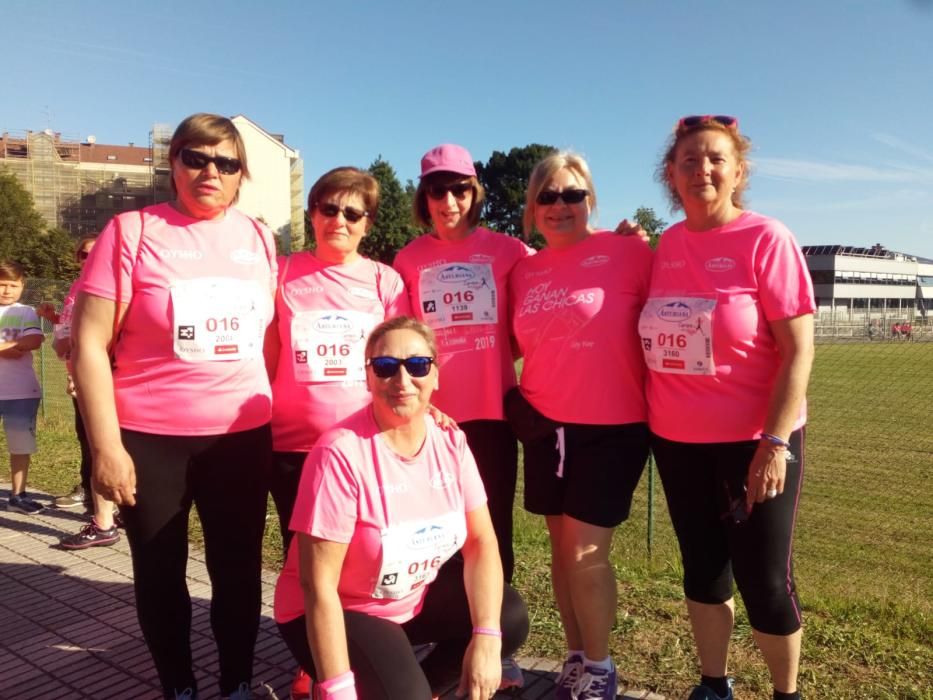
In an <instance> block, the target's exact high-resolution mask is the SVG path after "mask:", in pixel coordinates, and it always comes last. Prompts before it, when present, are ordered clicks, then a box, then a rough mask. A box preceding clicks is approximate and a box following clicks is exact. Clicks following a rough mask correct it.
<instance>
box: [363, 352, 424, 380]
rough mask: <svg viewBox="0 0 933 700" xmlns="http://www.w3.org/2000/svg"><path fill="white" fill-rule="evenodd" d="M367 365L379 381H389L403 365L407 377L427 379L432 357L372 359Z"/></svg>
mask: <svg viewBox="0 0 933 700" xmlns="http://www.w3.org/2000/svg"><path fill="white" fill-rule="evenodd" d="M366 364H367V365H369V366H370V367H372V368H373V374H375V375H376V376H377V377H379V378H380V379H389V378H391V377H394V376H395V375H396V374H398V368H399V367H401V366H402V365H405V371H406V372H408V376H409V377H415V378H418V377H427V376H428V372H430V371H431V365H433V364H434V358H433V357H422V356H419V355H416V356H415V357H406V358H405V359H404V360H403V359H401V358H398V357H373V358H370V359H369V360H368V361H367V362H366Z"/></svg>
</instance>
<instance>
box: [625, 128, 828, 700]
mask: <svg viewBox="0 0 933 700" xmlns="http://www.w3.org/2000/svg"><path fill="white" fill-rule="evenodd" d="M750 148H751V144H750V142H749V141H748V139H747V138H746V137H745V136H743V135H742V134H741V133H739V125H738V121H737V120H736V119H735V118H734V117H729V116H721V115H720V116H692V117H684V118H683V119H681V120H680V121H679V122H678V124H677V125H676V127H675V128H674V133H673V135H672V136H671V139H670V141H669V142H668V147H667V150H666V152H665V154H664V158H663V160H662V162H661V164H660V166H659V168H658V176H659V179H660V180H661V181H662V183H663V184H664V185H665V187H666V189H667V194H668V195H669V197H670V200H671V203H672V205H673V207H674V208H675V209H683V211H684V213H685V214H686V219H685V220H684V221H682V222H680V223H678V224H675V225H673V226H672V227H671V228H669V229H668V230H667V231H665V232H664V235H663V236H661V242H660V245H659V246H658V250H657V257H656V260H655V264H654V272H653V274H652V277H651V293H650V298H649V299H648V303H647V304H646V305H645V308H644V310H643V311H642V314H641V319H640V322H639V333H640V334H641V342H642V347H643V349H644V355H645V359H646V362H647V364H648V368H649V370H650V371H649V373H648V382H647V396H648V405H649V411H650V413H649V422H650V425H651V431H652V433H653V439H652V450H653V451H654V455H655V458H656V459H657V463H658V472H659V473H660V475H661V480H662V482H663V484H664V493H665V495H666V497H667V503H668V510H669V511H670V514H671V520H672V521H673V524H674V529H675V531H676V533H677V538H678V540H679V543H680V551H681V556H682V558H683V566H684V593H685V594H686V598H687V611H688V612H689V614H690V621H691V624H692V628H693V635H694V639H695V641H696V646H697V652H698V654H699V656H700V665H701V674H702V677H701V680H700V683H699V684H698V685H697V686H696V687H695V688H694V689H693V691H692V693H691V694H690V698H691V700H722V699H726V698H729V699H731V698H732V689H731V682H730V679H728V678H727V675H726V673H727V666H726V662H727V658H728V651H729V638H730V636H731V633H732V624H733V600H732V596H733V574H734V575H735V582H736V584H738V588H739V592H740V593H741V594H742V599H743V601H744V603H745V608H746V610H747V611H748V617H749V621H750V623H751V626H752V631H753V634H754V637H755V641H756V642H757V644H758V647H759V648H760V649H761V651H762V654H763V655H764V658H765V662H766V663H767V664H768V669H769V670H770V672H771V680H772V683H773V685H774V698H775V699H776V700H793V699H795V698H799V697H800V696H799V694H798V693H797V666H798V660H799V657H800V638H801V631H800V603H799V601H798V600H797V593H796V587H795V584H794V577H793V569H792V559H791V550H792V539H793V532H794V522H795V519H796V513H797V504H798V499H799V496H800V485H801V480H802V476H803V463H804V434H803V431H804V423H805V422H806V405H805V401H804V396H805V394H806V388H807V382H808V379H809V376H810V367H811V364H812V360H813V311H814V309H815V305H814V299H813V286H812V284H811V281H810V275H809V274H808V272H807V265H806V262H805V261H804V258H803V255H802V254H801V252H800V249H799V247H798V246H797V243H796V241H795V240H794V237H793V235H792V234H791V232H790V231H788V230H787V228H786V227H785V226H784V225H783V224H781V223H780V222H779V221H775V220H774V219H769V218H767V217H765V216H761V215H760V214H755V213H753V212H750V211H748V210H746V209H745V208H744V203H743V201H742V194H743V191H744V189H745V186H746V184H747V175H748V161H747V154H748V152H749V150H750Z"/></svg>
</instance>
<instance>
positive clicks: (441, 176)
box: [412, 170, 486, 229]
mask: <svg viewBox="0 0 933 700" xmlns="http://www.w3.org/2000/svg"><path fill="white" fill-rule="evenodd" d="M464 181H466V182H469V183H470V187H472V188H473V203H472V204H471V205H470V211H468V212H467V221H469V222H470V226H478V225H479V216H480V214H481V213H482V211H483V202H485V201H486V190H485V189H484V188H483V184H482V183H481V182H480V181H479V180H478V179H477V178H476V177H475V176H472V175H461V174H460V173H450V172H446V171H443V170H441V171H438V172H434V173H430V174H429V175H425V176H424V177H423V178H421V181H420V182H419V183H418V189H417V190H415V199H414V203H413V207H412V209H413V214H414V217H415V221H416V222H417V224H418V225H419V226H421V227H422V228H424V229H430V228H433V226H434V223H433V222H432V221H431V213H430V211H428V188H429V187H431V186H432V185H452V184H454V183H455V182H464Z"/></svg>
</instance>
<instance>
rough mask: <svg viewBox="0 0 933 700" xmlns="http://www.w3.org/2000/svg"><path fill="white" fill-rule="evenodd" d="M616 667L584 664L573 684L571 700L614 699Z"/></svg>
mask: <svg viewBox="0 0 933 700" xmlns="http://www.w3.org/2000/svg"><path fill="white" fill-rule="evenodd" d="M616 686H617V681H616V667H615V665H613V666H612V668H609V669H606V668H599V667H598V666H584V667H583V672H582V673H581V674H580V678H579V679H577V682H576V684H575V685H574V686H573V691H572V693H573V695H572V697H573V700H616Z"/></svg>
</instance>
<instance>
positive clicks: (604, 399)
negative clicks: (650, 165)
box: [508, 152, 651, 700]
mask: <svg viewBox="0 0 933 700" xmlns="http://www.w3.org/2000/svg"><path fill="white" fill-rule="evenodd" d="M595 206H596V193H595V191H594V189H593V182H592V178H591V177H590V171H589V168H588V166H587V164H586V162H585V161H584V160H583V159H582V158H581V157H580V156H578V155H575V154H573V153H566V152H560V153H554V154H552V155H549V156H547V157H546V158H544V159H543V160H542V161H541V162H540V163H538V165H537V166H535V169H534V171H533V172H532V174H531V178H530V180H529V182H528V192H527V196H526V203H525V213H524V227H525V232H526V234H528V233H531V231H532V229H533V228H534V229H537V230H538V231H540V232H541V234H542V235H543V236H544V239H545V241H546V242H547V247H546V248H544V249H543V250H541V251H539V252H538V254H537V255H534V256H532V257H529V258H525V259H524V260H521V261H520V262H518V264H516V265H515V268H514V269H513V270H512V274H511V278H510V285H511V291H512V297H511V317H512V329H513V333H514V335H515V339H516V341H517V344H518V347H519V349H520V351H521V353H522V355H523V356H524V358H525V362H524V366H523V369H522V376H521V385H520V388H519V390H518V391H517V392H515V393H514V394H512V395H510V397H509V398H510V401H509V406H508V410H509V416H510V419H511V420H512V422H513V426H514V427H515V430H516V434H518V435H519V437H520V438H521V439H522V442H523V444H524V447H525V451H524V468H525V479H524V486H525V508H526V509H527V510H529V511H530V512H532V513H537V514H540V515H543V516H545V520H546V522H547V527H548V532H549V534H550V538H551V575H552V583H553V588H554V595H555V598H556V601H557V607H558V609H559V611H560V616H561V622H562V623H563V627H564V635H565V637H566V643H567V647H568V652H567V657H566V660H565V662H564V665H563V668H562V670H561V674H560V676H559V677H558V688H557V695H556V697H557V698H559V699H561V700H569V699H570V698H574V699H575V700H584V699H586V700H590V699H597V698H599V699H605V700H610V699H614V698H615V696H616V670H615V666H614V665H613V663H612V660H611V658H610V657H609V632H610V630H611V628H612V624H613V621H614V619H615V612H616V581H615V576H614V575H613V571H612V567H611V566H610V564H609V550H610V546H611V544H612V533H613V531H614V529H615V527H616V526H617V525H619V524H620V523H621V522H623V521H624V520H625V519H626V518H627V517H628V515H629V510H630V507H631V501H632V493H633V491H634V490H635V486H636V485H637V484H638V480H639V478H640V476H641V473H642V471H643V469H644V466H645V461H646V459H647V456H648V428H647V425H646V419H647V407H646V406H645V399H644V387H643V382H644V375H645V367H644V361H643V359H642V357H641V350H640V348H639V344H638V335H637V328H636V323H637V320H638V312H639V310H640V309H641V307H642V304H643V303H644V300H645V298H646V297H647V293H648V281H649V277H650V274H651V250H650V249H649V248H648V245H647V244H646V243H645V242H644V240H642V239H641V238H639V237H637V236H617V235H614V234H613V233H611V232H609V231H598V230H594V229H593V228H591V227H590V223H589V222H590V215H591V213H592V211H593V208H594V207H595Z"/></svg>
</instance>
